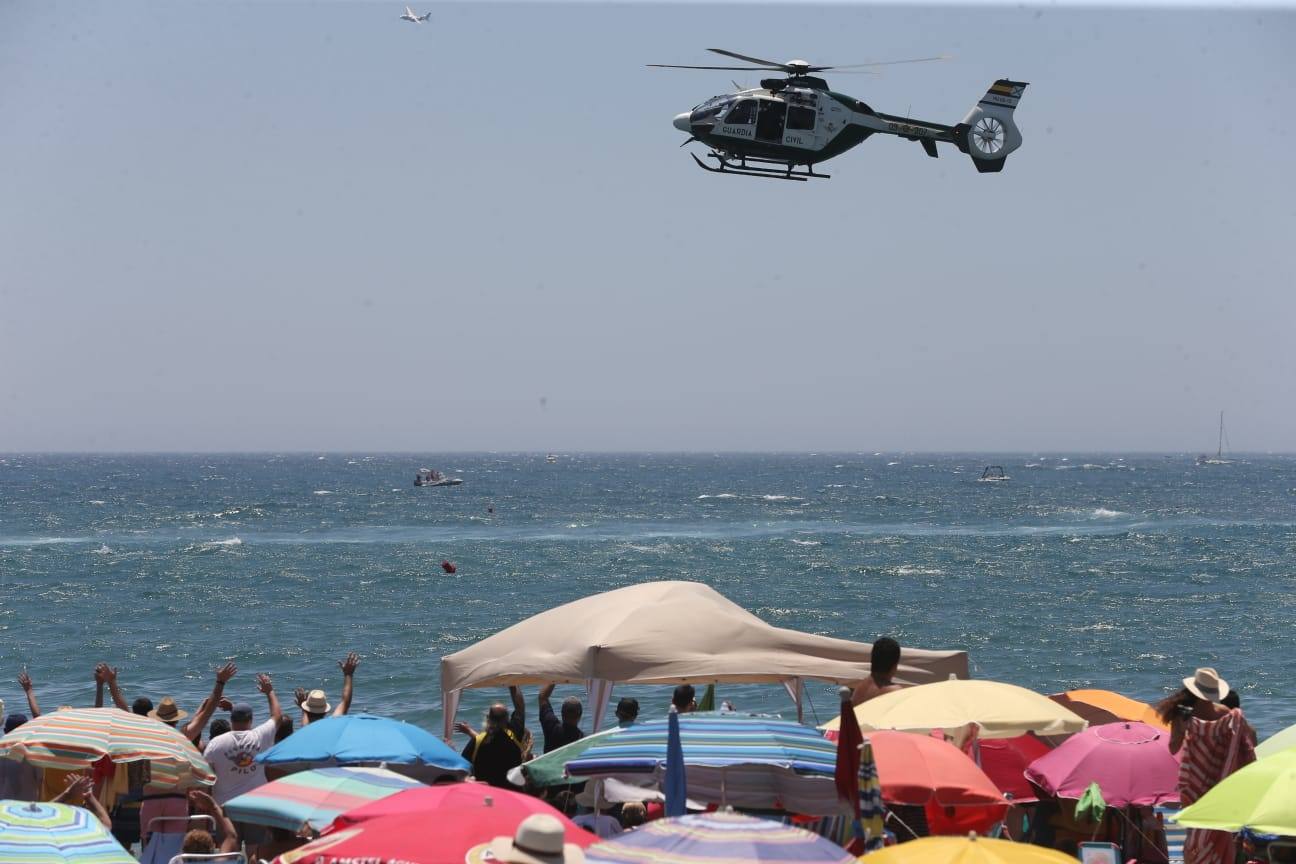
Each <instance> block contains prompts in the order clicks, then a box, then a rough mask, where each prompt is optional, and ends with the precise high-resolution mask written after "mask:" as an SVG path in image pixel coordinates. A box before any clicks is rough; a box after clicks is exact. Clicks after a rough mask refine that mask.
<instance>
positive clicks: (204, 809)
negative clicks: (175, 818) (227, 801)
mask: <svg viewBox="0 0 1296 864" xmlns="http://www.w3.org/2000/svg"><path fill="white" fill-rule="evenodd" d="M189 804H190V805H191V806H192V807H193V809H194V812H196V813H201V814H204V815H207V816H215V815H216V807H217V805H216V799H214V798H212V797H211V796H210V795H208V794H207V793H206V792H203V791H202V790H201V789H191V790H190V791H189Z"/></svg>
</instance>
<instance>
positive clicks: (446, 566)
mask: <svg viewBox="0 0 1296 864" xmlns="http://www.w3.org/2000/svg"><path fill="white" fill-rule="evenodd" d="M441 569H442V570H444V571H445V572H447V573H454V572H455V566H454V564H452V563H450V562H449V561H442V562H441Z"/></svg>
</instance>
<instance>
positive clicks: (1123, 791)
mask: <svg viewBox="0 0 1296 864" xmlns="http://www.w3.org/2000/svg"><path fill="white" fill-rule="evenodd" d="M1026 779H1027V780H1030V781H1031V782H1032V783H1034V784H1035V785H1036V786H1038V787H1040V788H1041V789H1043V790H1044V791H1045V792H1047V793H1048V794H1050V795H1053V796H1056V797H1058V798H1079V797H1080V796H1081V795H1083V794H1084V791H1085V789H1086V788H1088V786H1089V784H1090V783H1097V784H1098V786H1099V788H1100V789H1102V794H1103V799H1104V800H1105V801H1106V802H1107V803H1108V805H1110V806H1112V807H1128V806H1130V805H1146V806H1154V805H1157V804H1163V803H1166V802H1168V801H1177V800H1179V792H1178V786H1179V761H1178V760H1177V759H1175V757H1174V756H1172V755H1171V754H1170V733H1169V732H1166V731H1164V730H1161V729H1157V728H1155V727H1153V726H1149V725H1148V724H1146V723H1138V722H1135V721H1130V722H1128V723H1108V724H1106V725H1104V726H1091V727H1089V728H1088V729H1086V730H1085V731H1083V732H1080V733H1077V734H1075V735H1072V736H1071V737H1070V738H1068V739H1067V740H1066V741H1064V742H1062V744H1061V745H1059V746H1058V748H1057V749H1056V750H1053V751H1052V752H1050V753H1046V754H1045V755H1043V756H1041V757H1040V758H1038V759H1036V760H1035V761H1034V762H1032V763H1031V764H1030V766H1029V767H1028V768H1027V769H1026Z"/></svg>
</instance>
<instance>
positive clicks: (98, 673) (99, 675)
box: [94, 663, 108, 684]
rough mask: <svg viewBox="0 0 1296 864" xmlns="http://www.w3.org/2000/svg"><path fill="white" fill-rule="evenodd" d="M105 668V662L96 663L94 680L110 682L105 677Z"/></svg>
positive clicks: (104, 682) (97, 682)
mask: <svg viewBox="0 0 1296 864" xmlns="http://www.w3.org/2000/svg"><path fill="white" fill-rule="evenodd" d="M103 670H104V664H103V663H96V664H95V668H94V682H95V683H96V684H107V683H108V681H107V679H106V678H104V671H103Z"/></svg>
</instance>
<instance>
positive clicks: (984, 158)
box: [649, 48, 1026, 180]
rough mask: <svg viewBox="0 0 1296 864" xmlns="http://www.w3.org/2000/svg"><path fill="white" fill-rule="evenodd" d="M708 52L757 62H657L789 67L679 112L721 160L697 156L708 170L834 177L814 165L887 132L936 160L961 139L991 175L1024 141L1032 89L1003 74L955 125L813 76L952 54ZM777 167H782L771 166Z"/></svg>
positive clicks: (692, 134)
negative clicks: (828, 58) (871, 56)
mask: <svg viewBox="0 0 1296 864" xmlns="http://www.w3.org/2000/svg"><path fill="white" fill-rule="evenodd" d="M707 50H708V51H711V52H714V53H716V54H723V55H724V56H726V57H733V58H735V59H738V60H743V61H745V62H747V63H751V64H753V65H751V66H679V65H674V64H669V63H650V64H649V65H650V66H653V67H656V68H660V69H717V70H726V71H744V72H746V71H763V72H764V71H768V72H782V73H784V75H786V76H787V77H785V78H763V79H761V82H760V84H761V86H760V87H758V88H754V89H749V90H739V91H737V92H734V93H726V94H724V95H722V96H713V97H712V98H710V99H708V100H706V101H705V102H703V103H702V104H700V105H698V106H697V107H695V108H694V109H693V110H692V111H687V112H685V113H683V114H680V115H678V116H676V117H675V128H677V129H679V130H680V131H681V132H687V133H688V134H689V138H688V140H687V141H685V142H684V143H685V144H688V143H690V142H692V141H698V142H701V143H702V144H705V145H707V146H708V147H710V148H711V150H710V152H709V153H707V154H706V156H707V158H708V159H710V160H713V161H714V165H712V164H708V163H707V162H704V161H703V160H701V159H699V158H698V157H697V156H696V155H694V156H693V161H695V162H697V164H698V165H699V166H701V167H702V168H705V169H706V170H707V171H714V172H718V173H723V174H742V175H745V176H749V177H753V176H754V177H772V178H776V179H781V180H807V179H809V178H811V177H828V176H829V175H827V174H819V173H816V172H815V170H814V166H815V165H817V164H819V163H820V162H824V161H826V160H828V159H831V158H833V157H834V156H839V155H841V154H842V153H845V152H846V151H847V150H850V149H851V148H852V147H855V146H856V145H857V144H861V143H863V141H864V140H865V139H867V138H868V137H869V136H870V135H874V134H878V133H881V134H884V135H896V136H898V137H900V138H905V139H908V140H909V141H917V142H918V143H919V144H921V145H922V148H923V150H925V151H926V152H927V155H928V156H932V157H935V156H936V155H937V151H936V143H937V142H938V141H939V142H944V143H947V144H953V145H954V146H955V147H957V148H958V149H959V150H961V151H962V152H964V153H966V154H968V156H970V157H972V164H973V165H975V166H976V169H977V170H978V171H980V172H983V173H985V172H995V171H1002V170H1003V166H1004V162H1005V161H1006V160H1007V158H1008V154H1009V153H1011V152H1013V151H1014V150H1016V149H1017V148H1018V147H1020V146H1021V143H1022V136H1021V132H1020V131H1018V129H1017V124H1016V123H1014V122H1013V111H1014V110H1015V109H1016V108H1017V103H1018V102H1019V101H1020V100H1021V96H1022V92H1023V91H1024V90H1025V89H1026V82H1024V81H1009V80H1008V79H1006V78H1000V79H999V80H998V81H996V82H994V83H993V84H991V85H990V89H989V90H987V91H986V94H985V95H984V96H983V97H981V99H980V101H978V102H977V103H976V104H975V105H974V106H972V110H971V111H969V112H968V113H967V116H966V117H964V118H963V120H962V121H961V122H959V123H956V124H954V125H953V126H947V125H945V124H943V123H934V122H932V121H928V120H914V119H912V118H909V117H899V116H896V115H894V114H883V113H882V112H880V111H874V110H873V109H872V108H870V107H869V106H868V105H866V104H864V103H863V102H861V101H860V100H858V99H855V98H854V97H851V96H847V95H845V94H842V93H837V92H835V91H833V90H830V89H829V87H828V82H827V81H825V80H824V79H822V78H818V77H815V76H814V74H812V73H818V72H826V71H829V70H834V69H836V70H855V71H864V70H867V69H870V68H872V67H876V66H889V65H894V64H897V63H922V62H926V61H929V60H941V59H944V58H941V57H921V58H916V59H913V60H891V61H886V62H880V63H855V64H849V65H844V66H843V65H837V66H813V65H811V64H810V63H807V62H806V61H804V60H789V61H788V62H787V63H777V62H775V61H773V60H762V59H760V58H759V57H750V56H747V55H745V54H737V53H735V52H733V51H726V50H724V49H723V48H708V49H707ZM681 146H683V145H681ZM773 165H778V166H782V167H779V168H773V167H766V166H773ZM798 166H805V167H804V170H802V171H798V170H796V168H797V167H798Z"/></svg>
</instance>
